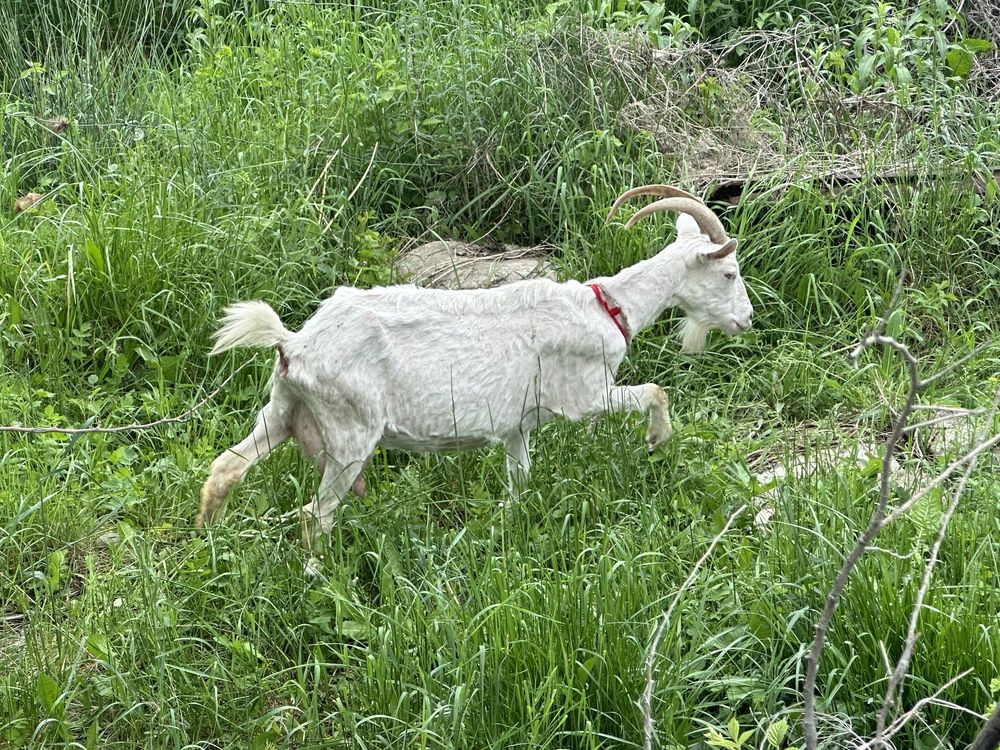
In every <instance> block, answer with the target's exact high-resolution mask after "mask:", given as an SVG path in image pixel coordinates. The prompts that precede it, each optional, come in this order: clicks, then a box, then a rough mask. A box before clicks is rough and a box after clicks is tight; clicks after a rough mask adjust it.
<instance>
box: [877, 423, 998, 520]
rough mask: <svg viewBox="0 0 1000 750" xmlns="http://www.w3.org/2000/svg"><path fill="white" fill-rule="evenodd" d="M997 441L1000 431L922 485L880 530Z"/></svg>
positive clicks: (891, 515) (889, 517) (889, 516)
mask: <svg viewBox="0 0 1000 750" xmlns="http://www.w3.org/2000/svg"><path fill="white" fill-rule="evenodd" d="M997 443H1000V433H997V434H996V435H994V436H993V437H991V438H990V439H989V440H986V441H984V442H982V443H980V444H979V445H977V446H976V447H975V448H973V449H972V450H971V451H969V452H968V453H966V454H965V455H964V456H962V457H961V458H959V459H957V460H956V461H953V462H952V463H950V464H948V466H947V468H945V470H944V471H942V472H941V473H940V474H938V475H937V476H936V477H934V479H933V480H931V482H930V483H929V484H926V485H924V486H923V487H921V488H920V491H919V492H915V493H914V494H913V495H912V496H911V497H910V498H909V499H908V500H907V501H906V502H905V503H903V504H902V505H900V506H899V507H898V508H896V510H894V511H893V512H892V513H890V514H889V515H888V516H887V517H885V518H884V519H883V520H882V521H881V522H880V524H879V529H878V530H879V531H881V530H882V529H884V528H885V527H886V526H888V525H889V524H891V523H893V522H894V521H897V520H898V519H899V518H900V517H901V516H904V515H906V513H907V512H908V511H909V510H910V508H912V507H913V506H914V505H916V504H917V503H918V502H920V501H921V500H923V499H924V498H925V497H926V496H927V495H928V494H929V493H930V492H931V491H932V490H934V489H936V488H938V487H939V486H940V485H942V484H943V483H944V481H945V480H946V479H947V478H948V477H950V476H951V475H952V474H954V473H955V472H956V471H957V470H958V469H960V468H962V465H963V464H965V463H966V462H968V461H972V460H974V459H977V458H979V456H980V455H981V454H983V453H985V452H986V451H988V450H989V449H990V448H992V447H993V446H995V445H996V444H997Z"/></svg>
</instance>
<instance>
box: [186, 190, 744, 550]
mask: <svg viewBox="0 0 1000 750" xmlns="http://www.w3.org/2000/svg"><path fill="white" fill-rule="evenodd" d="M639 195H657V196H666V197H663V198H661V199H660V200H657V201H655V202H653V203H651V204H649V205H647V206H646V207H644V208H642V209H640V210H639V211H638V212H636V214H635V215H634V216H633V217H632V218H631V219H630V220H629V221H628V223H627V224H626V225H625V226H626V227H631V226H632V225H633V224H635V223H636V222H637V221H639V220H640V219H642V218H643V217H645V216H649V215H650V214H653V213H655V212H657V211H667V210H672V211H677V212H680V215H679V216H678V219H677V239H676V240H675V241H674V242H673V243H671V244H670V245H668V246H667V247H665V248H664V249H663V250H662V251H661V252H660V253H659V254H657V255H656V256H654V257H652V258H649V259H647V260H644V261H641V262H639V263H637V264H635V265H633V266H631V267H629V268H626V269H624V270H622V271H621V272H619V273H618V274H616V275H614V276H610V277H602V278H597V279H593V280H591V281H590V282H588V283H586V284H581V283H580V282H578V281H567V282H564V283H557V282H554V281H549V280H545V279H536V280H528V281H520V282H517V283H513V284H509V285H506V286H501V287H497V288H494V289H475V290H461V291H444V290H434V289H422V288H417V287H414V286H410V285H405V286H390V287H377V288H375V289H366V290H362V289H355V288H352V287H340V288H338V289H336V290H335V291H334V293H333V295H332V296H331V297H330V298H329V299H327V300H326V301H324V302H323V303H322V305H320V307H319V310H317V312H316V313H315V314H314V315H313V316H312V317H311V318H310V319H309V320H307V321H306V323H305V324H304V325H303V327H302V329H301V330H300V331H298V332H297V333H293V332H291V331H289V330H287V329H286V328H285V327H284V325H282V323H281V320H280V319H279V318H278V315H277V314H276V313H275V312H274V310H272V309H271V307H269V306H268V305H267V304H265V303H263V302H241V303H238V304H235V305H232V306H231V307H229V308H227V309H226V311H225V312H226V314H225V317H224V318H223V326H222V328H221V329H220V330H219V331H218V333H217V334H216V337H215V347H214V349H213V350H212V354H217V353H219V352H224V351H226V350H228V349H232V348H234V347H249V346H262V347H272V346H273V347H276V348H277V350H278V351H277V353H278V357H277V362H276V365H275V371H274V375H273V377H272V382H271V400H270V402H269V403H268V404H267V405H266V406H265V407H264V408H263V409H262V410H261V412H260V414H259V415H258V417H257V424H256V426H255V427H254V429H253V431H252V432H251V433H250V434H249V435H248V436H247V437H246V438H244V440H243V441H242V442H240V443H239V444H238V445H235V446H233V447H232V448H230V449H229V450H227V451H226V452H225V453H223V454H222V455H220V456H219V457H218V458H216V459H215V461H214V463H213V464H212V469H211V475H210V476H209V477H208V479H207V481H206V482H205V484H204V486H203V487H202V490H201V512H200V513H199V514H198V519H197V524H198V525H199V526H201V525H203V524H205V523H209V522H211V521H212V520H213V519H214V518H215V517H216V515H217V514H220V513H221V512H222V511H223V509H224V508H225V499H226V495H227V494H228V493H229V491H230V490H231V489H232V487H233V485H235V484H236V483H237V482H239V481H240V480H241V479H242V478H243V477H244V476H245V475H246V473H247V471H248V470H249V469H250V467H251V466H252V465H253V464H254V463H255V462H256V461H258V460H260V459H262V458H264V457H265V456H266V455H267V454H268V453H270V452H271V451H272V450H273V449H274V448H275V446H277V445H278V444H279V443H281V442H282V441H283V440H285V439H286V438H288V437H290V436H294V437H295V438H296V439H297V440H298V442H299V443H300V445H301V447H302V449H303V451H304V452H305V454H306V455H307V456H309V457H310V458H311V459H312V460H313V461H314V462H315V463H316V465H317V467H318V468H319V471H320V473H321V474H322V479H321V481H320V485H319V490H318V493H317V495H316V497H315V498H314V499H313V500H312V501H311V502H310V503H308V504H307V505H305V506H304V507H303V508H302V513H303V536H304V539H305V542H306V545H307V547H310V548H311V547H312V544H313V543H314V542H315V541H316V540H317V539H318V538H319V536H320V534H323V533H326V532H328V531H329V530H330V528H331V527H332V525H333V516H334V511H335V510H336V508H337V506H338V504H339V503H340V501H341V499H342V498H343V497H344V496H345V495H346V494H347V492H348V490H349V489H350V488H351V486H352V483H353V484H354V487H355V490H356V491H358V492H363V479H362V474H361V470H362V469H363V467H364V464H365V462H366V461H367V459H368V458H369V457H370V456H371V455H372V452H373V451H374V450H375V448H376V446H380V445H381V446H384V447H387V448H402V449H407V450H416V451H438V450H450V449H464V448H476V447H481V446H485V445H488V444H491V443H496V442H500V443H503V444H504V446H505V447H506V450H507V472H508V477H509V480H510V487H511V491H512V492H514V493H515V494H516V492H517V490H518V488H519V487H520V486H521V485H522V483H523V482H524V481H525V480H526V479H527V477H528V472H529V466H530V461H529V457H528V436H529V434H530V432H531V430H532V429H533V428H534V427H536V426H538V425H540V424H542V423H544V422H546V421H548V420H549V419H551V418H552V417H554V416H562V417H565V418H567V419H573V420H577V419H581V418H583V417H586V416H589V415H594V414H598V413H603V412H623V411H634V410H638V411H641V412H644V413H648V415H649V424H648V431H647V433H646V442H647V443H648V447H649V449H650V450H652V449H654V448H656V447H657V446H658V445H660V444H661V443H662V442H663V441H665V440H667V439H668V438H669V437H670V435H671V426H670V415H669V413H668V410H667V395H666V394H665V393H664V392H663V390H662V389H661V388H660V387H659V386H658V385H654V384H653V383H647V384H645V385H639V386H615V385H614V380H615V375H616V373H617V372H618V366H619V365H620V364H621V361H622V359H624V357H625V353H626V350H627V349H628V345H629V342H630V339H631V335H632V333H633V332H635V331H639V330H641V329H643V328H645V327H647V326H649V325H650V324H652V323H653V322H654V321H655V320H656V319H657V317H658V316H659V315H660V313H662V312H663V311H664V309H666V308H667V307H671V306H677V307H680V308H681V309H683V310H684V312H685V313H686V314H687V318H686V320H685V321H684V327H683V334H682V343H683V349H684V350H685V351H700V350H701V349H703V348H704V345H705V341H706V339H707V336H708V332H709V331H710V330H712V329H714V328H721V329H722V330H723V331H725V332H726V333H728V334H730V335H735V334H737V333H740V332H742V331H745V330H747V329H748V328H749V327H750V323H751V316H752V314H753V307H752V306H751V304H750V300H749V299H748V298H747V293H746V288H745V287H744V285H743V279H742V278H741V276H740V272H739V266H738V264H737V261H736V256H735V254H734V251H735V249H736V240H735V239H729V238H727V236H726V233H725V230H724V229H723V226H722V223H721V222H720V221H719V219H718V217H717V216H716V215H715V214H714V213H712V211H711V210H710V209H709V208H708V207H707V206H706V205H705V204H704V203H702V202H701V201H700V200H699V199H697V198H695V197H693V196H691V195H689V194H687V193H685V192H683V191H681V190H678V189H676V188H671V187H669V186H666V185H646V186H643V187H639V188H635V189H633V190H629V191H628V192H626V193H624V194H623V195H622V196H620V197H619V198H618V200H617V201H615V203H614V205H613V206H612V208H611V211H610V212H609V214H608V220H610V219H611V217H612V216H613V215H614V213H615V212H616V211H617V210H618V208H620V207H621V205H622V204H623V203H624V202H625V201H627V200H629V199H630V198H633V197H635V196H639Z"/></svg>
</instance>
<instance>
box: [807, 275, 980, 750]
mask: <svg viewBox="0 0 1000 750" xmlns="http://www.w3.org/2000/svg"><path fill="white" fill-rule="evenodd" d="M901 287H902V279H901V281H900V284H899V286H898V287H897V291H896V294H894V295H893V298H892V301H891V302H890V310H891V308H892V306H893V305H894V303H895V300H896V298H897V296H898V294H899V290H900V288H901ZM888 317H889V313H888V312H887V313H886V314H885V315H884V316H883V317H882V318H881V320H880V321H879V323H878V324H877V325H876V326H875V329H874V331H873V332H872V333H871V334H869V335H868V336H865V337H864V338H863V339H862V340H861V341H860V342H859V343H858V345H857V346H856V347H855V348H854V350H853V351H852V352H851V354H850V357H851V360H852V361H854V362H855V363H856V362H857V360H858V358H859V357H860V356H861V353H862V352H863V351H864V350H865V349H867V348H868V347H870V346H873V345H878V346H883V347H887V348H889V349H892V350H894V351H895V352H897V353H898V354H899V355H900V356H901V357H902V358H903V361H904V363H905V364H906V367H907V372H908V374H909V379H910V388H909V392H908V393H907V396H906V402H905V403H904V405H903V408H902V409H901V410H900V412H899V415H898V416H897V417H896V420H895V422H894V424H893V429H892V432H891V433H890V435H889V437H888V439H887V440H886V447H885V455H884V456H883V458H882V471H881V475H880V482H879V498H878V503H877V504H876V506H875V509H874V510H873V512H872V516H871V520H870V521H869V523H868V527H867V528H866V529H865V531H864V532H863V533H862V534H861V536H860V537H859V538H858V541H857V543H856V544H855V545H854V548H853V549H852V550H851V552H850V554H848V556H847V558H846V559H845V560H844V563H843V565H842V566H841V568H840V571H839V572H838V574H837V578H836V580H835V581H834V584H833V587H832V588H831V589H830V592H829V594H828V595H827V599H826V604H825V606H824V608H823V613H822V615H821V616H820V618H819V621H818V622H817V623H816V635H815V638H814V639H813V643H812V647H811V649H810V652H809V658H808V661H807V666H806V679H805V684H804V686H803V704H804V706H803V717H802V725H803V733H804V735H805V740H806V747H807V748H808V750H816V748H817V746H818V743H819V736H818V729H817V724H816V676H817V673H818V671H819V659H820V655H821V653H822V651H823V646H824V644H825V642H826V636H827V632H828V630H829V627H830V623H831V622H832V620H833V615H834V612H835V611H836V609H837V605H838V604H839V601H840V597H841V595H842V594H843V591H844V588H845V587H846V585H847V580H848V578H849V577H850V574H851V572H852V571H853V570H854V568H855V566H857V564H858V561H859V560H860V559H861V557H862V556H863V555H864V553H865V552H866V551H867V550H868V548H869V545H870V543H871V541H872V540H873V539H874V538H875V536H877V535H878V533H879V532H880V531H881V530H882V529H884V528H885V527H886V526H887V525H888V524H890V523H892V522H893V521H894V520H896V519H897V518H899V517H900V516H902V515H903V514H905V513H906V512H907V511H908V510H909V509H910V508H912V507H913V505H914V504H915V503H916V502H917V501H919V500H920V498H922V497H925V496H926V495H927V494H928V493H929V492H930V491H931V490H933V489H934V488H935V487H937V486H939V485H940V484H941V483H943V482H944V481H945V480H946V479H947V478H948V477H949V476H951V475H952V474H953V473H954V472H955V471H956V470H957V469H958V468H960V467H962V466H963V465H965V464H967V463H969V462H972V463H970V468H969V469H968V472H969V473H971V471H972V467H973V466H974V462H975V459H976V458H977V457H978V456H979V455H980V454H982V453H983V452H985V451H986V450H989V448H991V447H992V446H993V445H995V444H997V443H998V442H1000V435H995V436H994V437H992V438H990V439H989V440H986V441H979V444H978V445H977V446H976V447H975V448H973V449H972V450H971V451H969V452H968V453H967V454H965V455H964V456H963V457H962V458H960V459H958V460H957V461H955V462H953V463H952V464H950V465H949V466H948V467H947V468H946V469H945V470H944V471H943V472H942V473H941V474H939V475H938V476H937V477H936V478H935V479H934V480H932V481H931V482H930V483H929V484H927V485H925V486H924V487H923V488H921V490H920V491H919V492H916V493H914V495H913V496H912V497H910V498H909V500H908V501H907V502H906V503H903V505H901V506H900V507H899V508H897V509H896V510H895V511H893V512H892V513H891V514H888V515H887V511H888V506H889V475H890V472H891V467H892V456H893V454H894V452H895V448H896V445H897V444H898V442H899V440H900V438H901V437H902V436H903V434H904V433H905V432H906V427H907V423H908V421H909V419H910V416H911V415H912V413H913V411H914V407H915V404H916V399H917V396H918V395H919V394H920V393H921V392H922V391H923V390H924V389H926V388H927V386H928V385H930V384H931V383H933V382H934V381H935V380H937V379H938V378H939V377H940V376H941V373H943V372H948V371H951V370H953V369H954V367H952V366H949V367H946V368H944V370H941V371H939V372H938V373H936V374H935V375H932V376H931V377H929V378H927V379H926V380H921V379H920V377H919V375H918V371H917V360H916V358H915V357H914V356H913V353H912V352H911V351H910V350H909V348H908V347H907V346H906V345H905V344H902V343H900V342H899V341H897V340H896V339H894V338H892V337H891V336H885V335H884V334H883V332H884V330H885V322H886V321H887V320H888ZM983 348H985V347H982V346H979V347H976V348H975V349H974V350H973V353H972V354H971V355H966V356H964V357H963V358H962V359H961V360H960V361H961V362H963V363H964V362H967V361H968V360H969V359H971V357H972V356H975V354H977V353H979V352H980V351H982V350H983ZM994 409H995V407H994ZM964 484H965V482H964V479H963V481H962V483H961V485H960V487H959V488H958V490H957V491H958V494H959V495H960V494H961V490H962V489H964ZM957 497H958V496H956V497H955V500H954V501H953V502H954V503H957V502H958V499H957ZM952 512H953V511H952ZM947 517H948V519H950V517H951V513H949V514H947ZM944 523H945V525H947V523H946V522H944ZM943 533H944V532H943V531H942V535H943ZM938 546H939V545H938ZM932 559H935V560H936V551H935V554H934V555H933V558H932ZM932 568H933V563H931V564H930V567H929V568H928V569H926V570H925V580H927V581H929V579H928V578H926V577H927V576H929V575H930V569H932ZM922 598H923V597H922V595H921V596H918V608H919V605H920V604H921V603H922ZM911 624H913V626H914V630H913V639H914V641H915V639H916V630H915V621H914V620H913V619H912V618H911ZM910 651H912V646H911V647H910V649H909V651H905V652H904V656H905V657H906V658H905V661H906V662H907V664H908V661H909V656H910ZM901 659H902V657H901ZM907 664H904V665H903V666H904V668H903V670H902V671H901V672H900V673H899V676H898V677H895V673H894V679H895V680H896V684H898V681H900V680H902V678H903V676H904V675H905V667H906V666H907ZM898 670H899V665H898V664H897V671H898ZM894 690H895V684H893V681H892V679H891V680H890V689H889V691H887V696H888V695H889V694H890V693H891V692H892V691H894ZM918 705H921V704H918ZM886 710H887V709H886ZM884 721H885V716H884V715H880V719H879V732H878V734H877V736H876V741H878V742H880V743H881V735H882V734H883V731H884V730H883V728H884Z"/></svg>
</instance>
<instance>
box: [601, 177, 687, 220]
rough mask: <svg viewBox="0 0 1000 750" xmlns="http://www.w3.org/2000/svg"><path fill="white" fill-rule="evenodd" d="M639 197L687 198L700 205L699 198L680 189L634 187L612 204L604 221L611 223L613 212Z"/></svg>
mask: <svg viewBox="0 0 1000 750" xmlns="http://www.w3.org/2000/svg"><path fill="white" fill-rule="evenodd" d="M640 195H659V196H660V197H662V198H689V199H691V200H693V201H698V202H699V203H701V202H702V201H701V198H698V197H697V196H694V195H691V193H688V192H685V191H683V190H681V189H680V188H675V187H671V186H670V185H642V186H641V187H634V188H632V189H631V190H626V191H625V192H624V193H622V194H621V195H619V196H618V198H617V200H615V202H614V204H612V206H611V210H610V211H608V218H606V219H605V221H611V217H612V216H614V215H615V212H616V211H618V209H619V208H621V207H622V206H623V205H624V204H625V202H626V201H630V200H632V199H633V198H636V197H638V196H640Z"/></svg>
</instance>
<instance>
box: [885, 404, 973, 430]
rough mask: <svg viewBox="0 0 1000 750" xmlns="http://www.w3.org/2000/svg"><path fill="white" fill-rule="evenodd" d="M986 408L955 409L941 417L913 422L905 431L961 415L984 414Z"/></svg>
mask: <svg viewBox="0 0 1000 750" xmlns="http://www.w3.org/2000/svg"><path fill="white" fill-rule="evenodd" d="M984 411H986V410H985V409H953V410H952V411H950V412H949V413H947V414H944V415H942V416H940V417H935V418H934V419H928V420H926V421H924V422H917V423H916V424H911V425H909V426H907V428H906V429H905V430H904V431H903V432H904V433H906V434H909V433H911V432H916V431H917V430H919V429H921V428H923V427H933V426H934V425H936V424H941V423H942V422H949V421H951V420H953V419H958V418H960V417H974V416H976V415H979V414H982V413H983V412H984Z"/></svg>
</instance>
